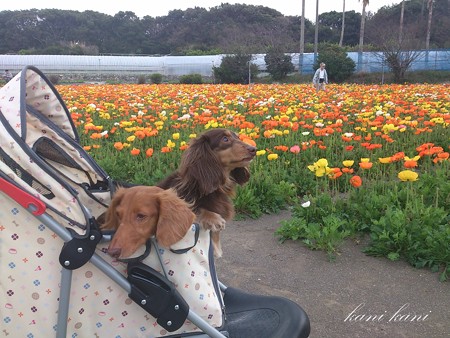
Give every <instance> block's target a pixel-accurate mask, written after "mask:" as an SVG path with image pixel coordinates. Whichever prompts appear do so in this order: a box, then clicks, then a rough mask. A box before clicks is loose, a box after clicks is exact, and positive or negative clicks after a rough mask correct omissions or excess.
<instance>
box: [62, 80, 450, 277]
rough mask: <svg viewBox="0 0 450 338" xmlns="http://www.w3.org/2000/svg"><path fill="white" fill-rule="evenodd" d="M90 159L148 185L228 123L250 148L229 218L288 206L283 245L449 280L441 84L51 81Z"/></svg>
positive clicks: (446, 119)
mask: <svg viewBox="0 0 450 338" xmlns="http://www.w3.org/2000/svg"><path fill="white" fill-rule="evenodd" d="M57 89H58V91H59V92H60V94H61V96H62V97H63V99H64V101H65V103H66V105H67V106H68V108H69V110H70V112H71V114H72V118H73V120H74V123H75V125H76V126H77V129H78V131H79V134H80V138H81V143H82V145H83V146H84V148H85V149H86V150H87V151H88V153H89V154H90V155H91V156H92V157H93V158H94V159H95V160H96V161H97V163H99V165H100V166H101V167H103V168H104V169H105V171H106V172H108V174H109V175H110V176H111V177H113V178H114V179H115V180H119V181H127V182H133V183H138V184H146V185H152V184H155V183H156V182H158V181H159V180H160V179H162V178H163V177H165V176H166V175H168V174H169V173H170V172H171V171H173V170H175V169H176V168H177V165H178V163H179V160H180V157H181V155H182V153H183V151H184V150H185V149H186V148H187V147H188V146H189V141H190V140H191V139H192V138H194V137H196V136H198V135H200V134H201V133H202V132H203V131H204V130H206V129H210V128H229V129H231V130H233V131H235V132H236V133H238V134H239V136H240V138H241V139H242V140H244V141H245V142H248V143H250V144H253V145H255V146H256V147H257V149H258V150H257V156H256V158H255V159H254V160H253V162H252V163H251V167H250V171H251V174H252V176H251V180H250V182H249V183H248V184H247V185H245V186H244V187H240V188H239V190H238V193H237V195H236V197H235V200H234V202H235V205H236V210H237V213H238V217H254V218H257V217H259V216H261V215H262V214H263V213H275V212H278V211H280V210H281V209H285V208H291V209H292V218H291V219H290V220H286V221H284V222H283V223H282V224H281V226H280V228H279V229H278V230H277V232H276V236H278V237H279V238H280V240H281V241H283V240H287V239H292V240H299V241H302V242H303V243H304V244H305V245H307V246H308V247H310V248H312V249H320V250H324V251H326V252H327V253H328V254H329V255H330V257H331V258H335V257H336V256H337V255H338V253H339V244H340V243H341V242H342V241H343V240H344V239H346V238H351V239H353V240H357V241H359V240H360V239H361V238H362V237H364V238H365V235H367V236H368V237H369V241H368V243H367V246H366V247H365V249H364V250H365V252H367V253H368V254H370V255H375V256H385V257H387V258H389V259H391V260H397V259H405V260H407V261H408V262H410V263H411V264H413V265H414V266H416V267H429V268H431V269H432V270H433V271H438V272H439V273H440V278H441V280H445V279H447V278H448V275H449V274H450V247H449V243H450V225H449V222H450V214H449V211H448V210H450V170H449V169H450V161H449V151H450V132H449V130H450V129H449V127H450V85H448V84H439V85H429V84H405V85H356V84H345V85H333V84H331V85H329V86H327V91H325V92H323V91H321V92H319V93H316V91H315V89H314V88H313V86H311V85H305V84H299V85H294V84H289V85H280V84H272V85H265V84H254V85H252V86H245V85H207V84H205V85H183V84H179V85H178V84H159V85H147V84H142V85H138V84H121V85H85V84H81V85H61V86H57Z"/></svg>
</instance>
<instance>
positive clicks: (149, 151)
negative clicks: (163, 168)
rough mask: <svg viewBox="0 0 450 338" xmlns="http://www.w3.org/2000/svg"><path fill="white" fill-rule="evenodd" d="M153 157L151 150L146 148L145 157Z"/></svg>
mask: <svg viewBox="0 0 450 338" xmlns="http://www.w3.org/2000/svg"><path fill="white" fill-rule="evenodd" d="M152 156H153V148H148V149H147V150H146V151H145V157H152Z"/></svg>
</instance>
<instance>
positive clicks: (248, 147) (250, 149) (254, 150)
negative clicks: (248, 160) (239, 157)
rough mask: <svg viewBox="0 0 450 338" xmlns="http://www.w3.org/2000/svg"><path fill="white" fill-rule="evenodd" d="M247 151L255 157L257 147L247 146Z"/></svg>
mask: <svg viewBox="0 0 450 338" xmlns="http://www.w3.org/2000/svg"><path fill="white" fill-rule="evenodd" d="M247 150H248V152H249V153H250V154H252V155H255V154H256V147H253V146H247Z"/></svg>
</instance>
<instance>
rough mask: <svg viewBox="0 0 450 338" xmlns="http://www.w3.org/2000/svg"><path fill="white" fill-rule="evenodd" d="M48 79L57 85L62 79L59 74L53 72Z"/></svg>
mask: <svg viewBox="0 0 450 338" xmlns="http://www.w3.org/2000/svg"><path fill="white" fill-rule="evenodd" d="M48 79H49V80H50V82H51V83H52V84H54V85H57V84H58V83H59V80H60V79H61V78H60V76H59V75H57V74H52V75H49V77H48Z"/></svg>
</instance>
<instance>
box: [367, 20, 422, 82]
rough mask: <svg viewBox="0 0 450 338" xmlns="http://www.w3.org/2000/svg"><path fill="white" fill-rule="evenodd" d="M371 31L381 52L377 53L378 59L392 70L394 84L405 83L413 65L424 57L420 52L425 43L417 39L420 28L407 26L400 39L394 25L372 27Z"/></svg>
mask: <svg viewBox="0 0 450 338" xmlns="http://www.w3.org/2000/svg"><path fill="white" fill-rule="evenodd" d="M371 29H372V30H373V31H372V32H371V36H372V39H371V41H373V42H374V43H377V45H378V46H379V48H380V50H381V51H380V52H377V53H376V56H377V58H378V59H379V60H380V61H381V62H382V63H383V64H386V65H387V67H388V68H389V69H390V70H391V72H392V74H393V76H394V82H396V83H403V82H405V74H406V72H407V71H408V69H409V68H410V67H411V64H412V63H413V62H414V61H415V60H417V59H418V58H420V57H422V56H423V52H422V51H421V50H420V46H421V45H423V42H421V41H420V40H419V39H417V38H416V36H417V33H418V31H420V30H421V29H420V26H414V25H408V26H406V27H405V29H404V30H403V33H402V36H401V38H400V39H399V37H398V32H397V31H396V30H395V29H392V25H386V26H372V27H371Z"/></svg>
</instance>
